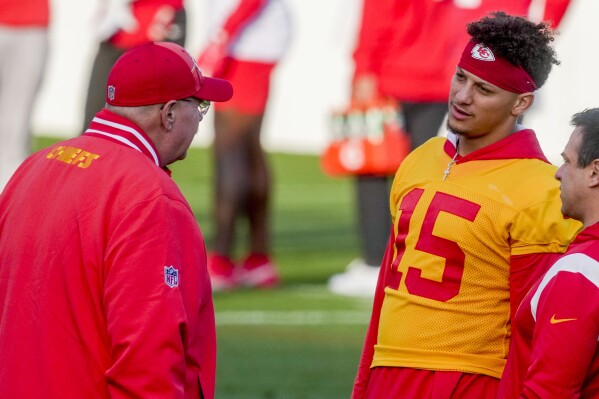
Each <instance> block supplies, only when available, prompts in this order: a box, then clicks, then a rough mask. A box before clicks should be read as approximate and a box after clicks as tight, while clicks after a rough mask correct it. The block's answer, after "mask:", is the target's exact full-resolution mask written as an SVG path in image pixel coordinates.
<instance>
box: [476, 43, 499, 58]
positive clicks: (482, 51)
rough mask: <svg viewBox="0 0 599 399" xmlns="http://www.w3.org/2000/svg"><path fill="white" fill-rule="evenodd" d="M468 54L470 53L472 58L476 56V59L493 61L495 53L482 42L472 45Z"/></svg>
mask: <svg viewBox="0 0 599 399" xmlns="http://www.w3.org/2000/svg"><path fill="white" fill-rule="evenodd" d="M470 54H472V58H476V59H477V60H481V61H495V54H493V52H492V51H491V49H490V48H488V47H485V46H483V45H482V44H477V45H476V46H474V47H473V48H472V51H471V52H470Z"/></svg>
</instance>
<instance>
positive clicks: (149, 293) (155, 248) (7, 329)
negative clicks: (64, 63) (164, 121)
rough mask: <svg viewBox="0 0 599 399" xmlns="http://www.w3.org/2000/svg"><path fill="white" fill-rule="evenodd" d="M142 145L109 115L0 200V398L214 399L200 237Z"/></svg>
mask: <svg viewBox="0 0 599 399" xmlns="http://www.w3.org/2000/svg"><path fill="white" fill-rule="evenodd" d="M159 164H160V163H159V159H158V156H157V154H156V150H155V148H154V147H153V145H152V143H151V141H150V139H149V138H148V137H147V136H146V135H145V133H144V132H143V131H141V130H140V129H139V128H138V127H137V126H135V125H134V124H132V123H131V122H129V121H128V120H126V119H124V118H122V117H120V116H117V115H115V114H113V113H111V112H109V111H107V110H103V111H101V112H99V113H98V114H97V115H96V118H94V122H92V124H91V125H90V128H89V129H88V130H87V132H86V133H85V134H84V135H82V136H80V137H77V138H74V139H71V140H67V141H64V142H61V143H58V144H56V145H54V146H52V147H50V148H47V149H44V150H41V151H39V152H37V153H35V154H34V155H32V156H31V157H29V158H28V159H27V160H26V161H25V162H24V163H23V164H22V166H21V167H20V168H19V169H18V170H17V172H16V173H15V175H14V176H13V178H12V179H11V181H10V182H9V184H8V185H7V186H6V188H5V190H4V192H3V193H2V195H1V196H0V359H2V360H1V362H2V365H4V366H3V367H0V397H2V398H27V399H35V398H44V399H48V398H60V399H68V398H73V399H81V398H86V399H94V398H98V399H99V398H111V399H115V398H133V397H135V398H160V399H166V398H181V399H182V398H190V399H191V398H194V399H197V398H198V397H200V393H199V390H200V386H201V390H202V391H203V397H204V398H208V399H212V398H213V397H214V384H215V358H216V355H215V353H216V342H215V341H216V339H215V326H214V310H213V305H212V296H211V288H210V281H209V278H208V274H207V271H206V254H205V248H204V243H203V239H202V235H201V232H200V229H199V228H198V225H197V222H196V220H195V218H194V215H193V213H192V210H191V209H190V207H189V205H188V203H187V201H186V200H185V198H184V197H183V195H182V194H181V192H180V191H179V189H178V187H177V186H176V184H175V183H174V182H173V180H172V179H171V178H170V176H169V175H168V173H166V172H165V171H164V170H162V169H161V168H160V167H159V166H158V165H159Z"/></svg>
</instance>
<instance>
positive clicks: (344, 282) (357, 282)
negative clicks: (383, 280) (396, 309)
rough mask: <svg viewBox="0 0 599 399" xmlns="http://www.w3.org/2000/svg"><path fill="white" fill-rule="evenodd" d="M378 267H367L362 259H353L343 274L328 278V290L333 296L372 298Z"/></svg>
mask: <svg viewBox="0 0 599 399" xmlns="http://www.w3.org/2000/svg"><path fill="white" fill-rule="evenodd" d="M379 270H380V267H375V266H369V265H367V264H366V263H364V261H363V260H362V259H354V260H353V261H351V263H350V264H349V265H348V266H347V269H346V271H345V272H343V273H339V274H335V275H333V276H331V277H330V278H329V281H328V284H327V285H328V287H329V290H330V291H331V292H333V293H335V294H339V295H346V296H357V297H368V298H372V297H374V291H375V289H376V282H377V280H378V277H379Z"/></svg>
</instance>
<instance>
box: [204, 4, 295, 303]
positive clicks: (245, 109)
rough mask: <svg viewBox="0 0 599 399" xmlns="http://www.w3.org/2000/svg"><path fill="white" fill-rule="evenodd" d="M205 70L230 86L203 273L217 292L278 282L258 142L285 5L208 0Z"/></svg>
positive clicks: (217, 123) (219, 132) (217, 132)
mask: <svg viewBox="0 0 599 399" xmlns="http://www.w3.org/2000/svg"><path fill="white" fill-rule="evenodd" d="M209 12H210V23H209V26H210V31H209V43H208V45H207V46H206V47H205V49H204V50H203V52H202V53H201V55H200V58H199V61H198V63H199V65H200V68H201V69H202V71H204V72H205V73H207V74H208V75H211V76H215V77H219V78H222V79H226V80H229V81H231V82H232V84H233V87H234V90H235V92H234V95H233V98H232V99H231V100H230V101H229V102H228V103H226V104H225V103H219V104H216V105H215V120H214V144H213V151H214V163H215V167H214V171H215V175H214V202H213V213H214V216H213V217H214V237H213V239H212V251H211V253H209V255H208V271H209V273H210V277H211V280H212V288H213V290H215V291H220V290H228V289H233V288H236V287H238V286H246V287H271V286H274V285H276V284H278V282H279V276H278V272H277V270H276V267H275V265H274V263H273V259H272V252H271V247H270V231H269V230H270V228H269V210H270V198H271V174H270V171H269V167H268V161H267V159H266V154H265V152H264V150H263V148H262V145H261V142H260V134H261V129H262V121H263V118H264V113H265V110H266V105H267V101H268V94H269V88H270V80H271V75H272V72H273V69H274V67H275V66H276V65H277V63H278V62H279V61H280V59H281V57H282V56H283V54H284V53H285V51H286V50H287V48H288V47H289V43H290V39H291V31H292V25H291V23H292V21H291V15H290V10H289V8H288V5H287V4H286V2H285V1H284V0H212V1H211V2H210V11H209ZM243 218H246V219H247V223H248V228H249V244H248V247H247V253H246V256H244V257H243V259H242V260H241V261H240V262H237V261H236V260H235V259H234V258H233V253H234V250H235V245H234V244H235V233H236V227H237V225H238V223H239V221H240V220H242V219H243Z"/></svg>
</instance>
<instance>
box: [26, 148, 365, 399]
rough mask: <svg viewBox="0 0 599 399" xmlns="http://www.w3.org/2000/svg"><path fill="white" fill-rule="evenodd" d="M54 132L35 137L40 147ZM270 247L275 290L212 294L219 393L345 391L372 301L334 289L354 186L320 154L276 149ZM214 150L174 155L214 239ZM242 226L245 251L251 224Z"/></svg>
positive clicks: (350, 236) (238, 397)
mask: <svg viewBox="0 0 599 399" xmlns="http://www.w3.org/2000/svg"><path fill="white" fill-rule="evenodd" d="M52 141H55V140H54V139H51V138H43V137H41V138H40V137H38V138H36V141H35V146H36V148H40V147H43V146H46V145H49V144H50V143H51V142H52ZM269 157H270V162H271V166H272V170H273V178H274V192H273V195H274V198H273V203H272V226H273V237H272V238H273V250H274V256H275V259H276V261H277V263H278V266H279V270H280V273H281V275H282V279H283V283H282V285H281V286H280V287H278V288H276V289H274V290H269V291H249V290H246V291H237V292H232V293H220V294H216V295H215V308H216V319H217V334H218V372H217V392H216V397H217V398H219V399H262V398H263V399H275V398H277V399H279V398H280V399H300V398H306V399H321V398H322V399H337V398H348V397H349V396H350V393H351V387H352V383H353V378H354V376H355V372H356V367H357V364H358V359H359V355H360V351H361V346H362V341H363V337H364V334H365V330H366V325H367V322H368V319H369V316H370V307H371V301H370V300H366V299H355V298H345V297H339V296H335V295H332V294H331V293H329V292H328V291H327V289H326V280H327V279H328V277H329V276H330V275H331V274H334V273H337V272H340V271H342V270H343V269H344V268H345V265H347V264H348V263H349V261H350V260H351V259H353V258H354V257H356V256H357V254H358V249H357V245H358V244H357V236H356V227H355V218H354V190H353V185H352V182H351V180H349V179H331V178H328V177H326V176H324V175H323V174H322V173H321V172H320V169H319V165H318V157H315V156H303V155H288V154H270V156H269ZM211 166H212V159H211V156H210V153H209V151H207V150H206V149H199V148H192V149H191V150H190V152H189V155H188V158H187V159H186V160H185V161H183V162H179V163H177V164H175V165H173V167H172V169H173V178H174V179H175V180H176V181H177V183H178V184H179V186H180V187H181V190H182V191H183V193H184V194H185V196H186V197H187V199H188V201H189V202H190V204H191V206H192V208H193V210H194V212H195V214H196V217H197V219H198V222H199V224H200V227H201V228H202V231H203V232H204V235H205V237H206V241H207V244H208V247H210V236H211V231H212V225H211V219H210V214H211V202H210V199H211V196H212V188H211V187H212V185H211V179H212V167H211ZM243 230H244V229H243V226H242V228H241V229H240V231H239V233H238V241H239V242H240V245H239V247H238V248H237V250H236V251H237V253H238V254H239V255H242V254H243V251H244V246H243V245H242V244H243V243H244V238H245V234H244V231H243Z"/></svg>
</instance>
